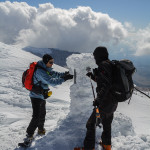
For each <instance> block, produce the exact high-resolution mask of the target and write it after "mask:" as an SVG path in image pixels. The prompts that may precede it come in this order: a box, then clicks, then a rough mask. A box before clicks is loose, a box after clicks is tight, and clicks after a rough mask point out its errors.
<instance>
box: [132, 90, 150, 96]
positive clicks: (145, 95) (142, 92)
mask: <svg viewBox="0 0 150 150" xmlns="http://www.w3.org/2000/svg"><path fill="white" fill-rule="evenodd" d="M134 88H135V89H136V90H137V91H139V92H140V93H142V94H144V95H145V96H147V97H148V98H150V96H148V95H147V94H146V93H144V92H142V91H140V90H139V89H137V88H136V87H134Z"/></svg>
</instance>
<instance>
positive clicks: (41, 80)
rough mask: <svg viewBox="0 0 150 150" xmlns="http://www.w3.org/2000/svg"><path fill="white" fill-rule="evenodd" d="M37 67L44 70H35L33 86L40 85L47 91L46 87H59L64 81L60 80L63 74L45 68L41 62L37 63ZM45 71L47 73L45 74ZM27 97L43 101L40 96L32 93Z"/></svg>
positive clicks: (42, 97)
mask: <svg viewBox="0 0 150 150" xmlns="http://www.w3.org/2000/svg"><path fill="white" fill-rule="evenodd" d="M37 65H38V66H40V67H42V68H44V69H45V70H44V69H42V68H39V67H38V68H37V70H36V71H35V72H34V76H33V83H34V84H37V85H39V84H40V85H41V87H42V88H43V89H48V85H59V84H62V82H64V79H62V78H61V76H63V75H64V73H60V72H56V71H53V69H52V68H47V67H46V65H45V63H44V62H43V61H38V62H37ZM46 70H47V71H48V72H49V73H47V72H46ZM29 96H30V97H33V98H39V99H44V96H43V95H42V94H36V93H34V92H30V94H29Z"/></svg>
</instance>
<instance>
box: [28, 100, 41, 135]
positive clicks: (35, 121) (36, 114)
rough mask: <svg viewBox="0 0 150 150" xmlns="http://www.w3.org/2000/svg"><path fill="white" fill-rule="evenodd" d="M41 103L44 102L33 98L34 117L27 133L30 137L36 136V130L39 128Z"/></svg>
mask: <svg viewBox="0 0 150 150" xmlns="http://www.w3.org/2000/svg"><path fill="white" fill-rule="evenodd" d="M41 101H42V100H41V99H37V98H31V103H32V108H33V115H32V119H31V121H30V124H29V126H28V128H27V131H26V132H27V133H28V135H31V136H32V135H33V134H34V131H35V130H36V128H37V126H38V121H39V114H40V104H41Z"/></svg>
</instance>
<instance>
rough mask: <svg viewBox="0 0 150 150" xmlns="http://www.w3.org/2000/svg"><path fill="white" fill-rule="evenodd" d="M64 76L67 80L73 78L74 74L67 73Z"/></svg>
mask: <svg viewBox="0 0 150 150" xmlns="http://www.w3.org/2000/svg"><path fill="white" fill-rule="evenodd" d="M62 78H63V79H64V80H65V81H67V80H70V79H73V75H71V74H66V75H64V76H63V77H62Z"/></svg>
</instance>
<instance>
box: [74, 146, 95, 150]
mask: <svg viewBox="0 0 150 150" xmlns="http://www.w3.org/2000/svg"><path fill="white" fill-rule="evenodd" d="M74 150H95V148H92V149H91V148H88V149H87V148H84V147H75V148H74Z"/></svg>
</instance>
